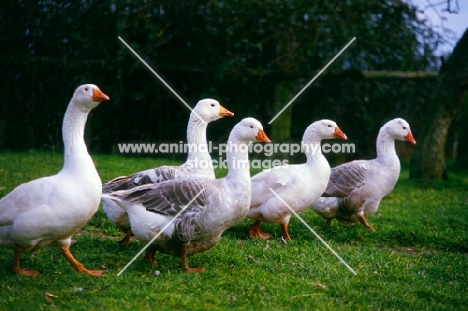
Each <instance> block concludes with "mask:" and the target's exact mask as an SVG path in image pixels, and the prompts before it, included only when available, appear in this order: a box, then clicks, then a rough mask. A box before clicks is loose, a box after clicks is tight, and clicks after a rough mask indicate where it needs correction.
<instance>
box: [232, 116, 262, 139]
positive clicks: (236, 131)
mask: <svg viewBox="0 0 468 311" xmlns="http://www.w3.org/2000/svg"><path fill="white" fill-rule="evenodd" d="M229 140H230V141H241V142H251V141H256V142H263V143H269V142H271V141H270V139H269V138H268V137H267V136H266V134H265V132H264V131H263V126H262V124H261V123H260V122H259V121H258V120H256V119H254V118H245V119H243V120H242V121H240V122H239V123H237V124H236V125H235V126H234V128H233V129H232V131H231V135H230V136H229Z"/></svg>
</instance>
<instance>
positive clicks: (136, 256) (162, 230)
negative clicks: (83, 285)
mask: <svg viewBox="0 0 468 311" xmlns="http://www.w3.org/2000/svg"><path fill="white" fill-rule="evenodd" d="M205 189H206V188H203V189H202V190H201V191H200V192H199V193H198V194H197V195H196V196H195V197H193V199H191V200H190V202H188V203H187V205H185V206H184V208H183V209H182V210H181V211H180V212H178V213H177V215H175V216H174V218H172V219H171V221H169V222H168V223H167V225H165V226H164V228H162V229H161V231H159V232H158V234H156V235H155V236H154V238H152V239H151V241H149V242H148V244H146V245H145V247H143V248H142V249H141V251H140V252H139V253H138V254H136V255H135V257H133V259H132V260H130V262H129V263H128V264H127V265H126V266H125V267H123V269H122V270H120V271H119V273H117V276H120V275H121V274H122V273H123V272H124V271H125V270H126V269H127V268H128V267H129V266H130V265H131V264H132V263H133V262H134V261H135V259H137V258H138V256H140V255H141V253H143V252H144V251H145V250H146V249H147V248H148V247H149V246H150V245H151V244H152V243H153V242H154V240H156V239H157V238H158V237H159V236H160V235H161V233H163V232H164V230H166V229H167V228H168V227H169V226H170V225H171V224H172V223H173V222H174V221H175V220H176V218H177V217H179V215H180V214H182V213H183V212H184V211H185V209H186V208H187V207H189V206H190V204H192V202H193V201H195V199H196V198H198V196H199V195H200V194H202V192H203V191H205ZM148 213H149V212H148Z"/></svg>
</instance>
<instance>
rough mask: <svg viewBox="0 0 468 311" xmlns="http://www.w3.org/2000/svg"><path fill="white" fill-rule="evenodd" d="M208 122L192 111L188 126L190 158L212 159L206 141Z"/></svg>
mask: <svg viewBox="0 0 468 311" xmlns="http://www.w3.org/2000/svg"><path fill="white" fill-rule="evenodd" d="M206 128H207V123H206V122H204V121H203V120H201V119H200V117H198V116H197V115H195V114H194V113H192V114H191V115H190V120H189V125H188V127H187V144H188V147H189V148H188V160H195V159H196V158H198V159H199V160H211V157H210V154H209V152H208V146H207V142H206ZM203 145H204V146H203Z"/></svg>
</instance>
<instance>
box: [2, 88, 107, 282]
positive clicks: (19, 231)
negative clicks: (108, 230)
mask: <svg viewBox="0 0 468 311" xmlns="http://www.w3.org/2000/svg"><path fill="white" fill-rule="evenodd" d="M104 100H109V97H108V96H107V95H106V94H104V93H103V92H101V90H99V88H98V87H97V86H96V85H94V84H85V85H82V86H80V87H78V88H77V89H76V91H75V93H74V94H73V98H72V99H71V101H70V104H69V105H68V108H67V111H66V112H65V116H64V119H63V127H62V135H63V143H64V147H65V155H64V165H63V168H62V170H61V171H60V172H59V173H58V174H57V175H53V176H48V177H43V178H39V179H36V180H33V181H30V182H28V183H25V184H22V185H19V186H18V187H16V188H15V189H13V191H11V192H10V193H9V194H7V195H6V196H5V197H3V198H2V199H1V200H0V246H3V247H8V248H12V249H14V251H15V254H14V260H13V271H14V272H15V273H17V274H21V275H26V276H37V275H38V274H39V272H38V271H35V270H29V269H24V268H20V256H21V254H22V253H23V252H35V251H37V250H39V249H40V248H42V247H45V246H58V247H60V250H61V252H62V254H63V255H64V256H65V258H66V259H67V260H68V261H69V262H70V263H71V264H72V266H73V268H74V269H75V270H77V271H78V272H81V273H86V274H90V275H93V276H101V275H102V273H103V271H99V270H88V269H86V268H85V267H84V266H83V265H82V264H81V263H79V262H78V261H77V260H76V259H75V258H74V257H73V256H72V254H71V253H70V250H69V247H70V245H71V238H72V235H73V234H74V233H75V232H77V231H78V230H79V229H81V228H82V227H83V226H84V225H85V224H86V223H87V222H88V221H89V220H90V219H91V217H93V215H94V213H96V211H97V210H98V207H99V203H100V200H101V179H100V178H99V175H98V173H97V171H96V168H95V166H94V163H93V160H92V159H91V157H90V155H89V154H88V150H87V148H86V144H85V142H84V139H83V134H84V127H85V124H86V119H87V117H88V113H89V112H90V111H91V110H92V109H93V108H95V107H96V106H97V105H98V104H99V103H100V102H102V101H104Z"/></svg>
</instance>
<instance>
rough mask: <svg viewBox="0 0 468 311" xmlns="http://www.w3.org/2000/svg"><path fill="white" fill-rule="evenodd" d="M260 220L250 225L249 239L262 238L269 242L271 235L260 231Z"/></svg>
mask: <svg viewBox="0 0 468 311" xmlns="http://www.w3.org/2000/svg"><path fill="white" fill-rule="evenodd" d="M260 223H261V222H260V220H257V221H255V222H254V223H253V224H251V225H250V229H249V237H250V238H251V239H255V238H260V239H263V240H267V239H269V238H271V234H268V233H265V232H263V231H262V230H260Z"/></svg>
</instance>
